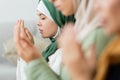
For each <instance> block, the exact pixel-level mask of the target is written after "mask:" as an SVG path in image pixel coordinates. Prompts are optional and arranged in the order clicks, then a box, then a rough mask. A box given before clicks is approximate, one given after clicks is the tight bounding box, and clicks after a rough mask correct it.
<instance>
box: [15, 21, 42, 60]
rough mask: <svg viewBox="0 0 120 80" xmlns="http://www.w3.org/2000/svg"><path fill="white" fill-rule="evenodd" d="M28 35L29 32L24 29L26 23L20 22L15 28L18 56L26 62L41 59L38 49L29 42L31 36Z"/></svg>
mask: <svg viewBox="0 0 120 80" xmlns="http://www.w3.org/2000/svg"><path fill="white" fill-rule="evenodd" d="M26 34H27V35H26ZM28 34H29V33H28V32H27V30H26V31H25V29H24V21H23V20H18V21H17V23H16V25H15V28H14V42H15V47H16V50H17V52H18V55H19V56H20V57H21V58H22V59H24V60H25V61H26V62H30V61H31V60H34V59H37V58H40V57H41V55H40V53H39V51H38V50H37V48H36V47H35V46H34V44H33V43H31V41H30V40H29V38H28V36H30V34H29V35H28Z"/></svg>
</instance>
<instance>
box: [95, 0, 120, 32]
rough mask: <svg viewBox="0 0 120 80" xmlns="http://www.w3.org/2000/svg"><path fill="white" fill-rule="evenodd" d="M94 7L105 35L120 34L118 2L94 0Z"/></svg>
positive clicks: (115, 0) (119, 8) (118, 0)
mask: <svg viewBox="0 0 120 80" xmlns="http://www.w3.org/2000/svg"><path fill="white" fill-rule="evenodd" d="M95 5H96V6H95V7H96V11H97V13H98V14H100V22H101V24H102V26H103V28H104V29H105V31H106V33H107V34H114V33H115V34H116V33H120V0H96V3H95Z"/></svg>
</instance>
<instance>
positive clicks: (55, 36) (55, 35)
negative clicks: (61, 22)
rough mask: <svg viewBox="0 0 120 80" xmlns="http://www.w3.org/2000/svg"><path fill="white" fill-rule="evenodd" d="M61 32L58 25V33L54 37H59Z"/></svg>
mask: <svg viewBox="0 0 120 80" xmlns="http://www.w3.org/2000/svg"><path fill="white" fill-rule="evenodd" d="M59 34H60V28H59V27H58V29H57V32H56V34H55V35H54V36H53V38H57V37H58V36H59Z"/></svg>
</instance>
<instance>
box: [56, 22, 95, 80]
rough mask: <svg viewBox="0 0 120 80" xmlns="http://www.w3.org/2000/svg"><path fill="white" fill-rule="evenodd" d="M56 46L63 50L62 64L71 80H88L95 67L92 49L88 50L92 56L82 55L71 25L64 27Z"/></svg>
mask: <svg viewBox="0 0 120 80" xmlns="http://www.w3.org/2000/svg"><path fill="white" fill-rule="evenodd" d="M58 44H59V47H60V48H62V50H63V63H64V65H65V66H66V67H67V69H68V71H69V73H70V74H71V76H72V78H73V80H90V79H91V76H92V73H93V71H94V69H95V66H96V55H95V51H94V47H91V48H90V50H91V53H92V54H91V55H90V56H89V57H88V56H86V55H85V54H84V53H83V51H82V48H81V45H80V44H79V43H78V42H77V41H76V33H75V31H74V29H73V24H68V25H67V26H65V28H64V30H63V33H62V34H61V35H60V37H59V38H58Z"/></svg>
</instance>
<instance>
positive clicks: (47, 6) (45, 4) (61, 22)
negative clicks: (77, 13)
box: [38, 0, 75, 61]
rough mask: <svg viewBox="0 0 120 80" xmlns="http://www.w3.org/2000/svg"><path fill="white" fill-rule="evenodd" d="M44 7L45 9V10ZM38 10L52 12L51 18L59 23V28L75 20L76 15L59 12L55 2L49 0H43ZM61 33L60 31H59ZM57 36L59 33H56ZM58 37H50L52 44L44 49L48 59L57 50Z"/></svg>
mask: <svg viewBox="0 0 120 80" xmlns="http://www.w3.org/2000/svg"><path fill="white" fill-rule="evenodd" d="M43 8H44V11H43ZM38 10H40V11H41V10H42V11H43V12H44V14H45V15H46V14H48V13H49V14H50V16H51V19H52V20H53V21H54V22H55V23H56V24H57V25H58V27H59V28H62V27H63V26H64V25H65V24H66V23H68V22H74V21H75V19H74V16H73V15H71V16H68V17H66V16H63V15H62V14H61V12H59V11H58V10H57V9H56V8H55V7H54V6H53V4H51V3H50V2H49V1H48V0H41V1H40V4H39V5H38ZM59 33H60V32H59ZM56 37H57V35H56ZM56 37H50V40H51V42H52V43H51V44H50V45H49V46H48V47H47V49H46V50H45V51H43V53H42V55H43V57H44V58H45V59H46V60H47V61H48V57H49V56H50V55H51V54H53V53H54V52H55V51H56V50H57V43H56V39H55V38H56Z"/></svg>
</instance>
